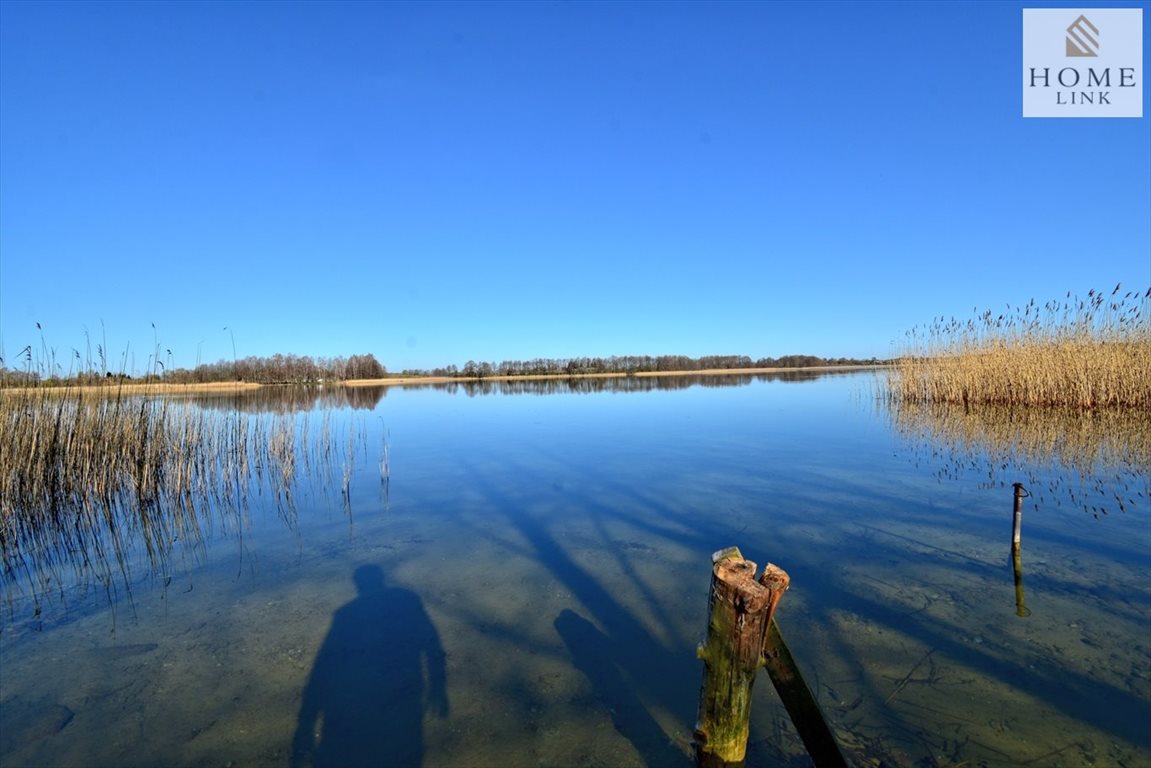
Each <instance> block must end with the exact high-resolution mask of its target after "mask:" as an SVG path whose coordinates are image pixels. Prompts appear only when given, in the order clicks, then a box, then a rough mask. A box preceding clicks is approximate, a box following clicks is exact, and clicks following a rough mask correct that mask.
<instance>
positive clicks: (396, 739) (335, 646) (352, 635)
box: [292, 565, 448, 768]
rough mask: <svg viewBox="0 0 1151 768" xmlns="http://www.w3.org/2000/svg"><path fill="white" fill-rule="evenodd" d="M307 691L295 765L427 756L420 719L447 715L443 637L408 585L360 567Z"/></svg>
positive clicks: (320, 767) (412, 760)
mask: <svg viewBox="0 0 1151 768" xmlns="http://www.w3.org/2000/svg"><path fill="white" fill-rule="evenodd" d="M353 579H354V581H355V583H356V590H357V592H358V594H357V595H356V597H355V599H353V600H352V601H350V602H349V603H347V604H346V605H344V606H342V607H340V608H339V609H338V610H337V611H336V613H335V615H334V616H333V617H332V625H331V628H330V629H329V630H328V635H327V637H326V638H325V639H324V644H323V646H322V647H321V648H320V652H319V654H317V656H316V661H315V664H314V665H313V667H312V674H311V677H310V678H309V679H308V685H307V687H306V688H305V689H304V697H303V702H302V704H301V706H300V715H299V720H298V722H297V725H296V734H295V738H294V739H293V741H292V766H294V767H296V766H299V767H300V768H303V767H305V766H314V768H328V766H332V767H334V766H340V767H341V768H344V767H345V766H347V767H351V766H367V765H372V766H380V765H387V766H405V767H413V768H414V767H417V766H419V765H420V764H421V762H422V761H423V756H424V755H423V753H424V740H423V716H424V711H425V710H426V709H431V710H432V711H433V712H435V713H436V714H437V715H439V716H440V717H446V716H447V714H448V699H447V685H446V683H447V680H446V672H445V668H444V651H443V647H442V646H441V645H440V638H439V634H438V633H437V632H436V628H435V626H434V625H433V624H432V622H431V620H430V619H429V618H428V615H427V612H426V611H424V606H423V602H422V601H421V600H420V598H419V596H418V595H416V593H414V592H412V591H411V590H407V589H401V588H398V587H391V586H388V585H387V584H386V583H385V581H384V572H383V571H382V570H381V569H380V568H379V566H375V565H365V566H361V567H360V568H357V569H356V572H355V574H354V576H353Z"/></svg>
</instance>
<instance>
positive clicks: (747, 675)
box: [693, 547, 778, 768]
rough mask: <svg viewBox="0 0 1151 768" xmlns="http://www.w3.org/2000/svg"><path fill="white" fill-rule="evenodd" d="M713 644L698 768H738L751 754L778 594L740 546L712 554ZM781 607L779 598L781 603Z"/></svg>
mask: <svg viewBox="0 0 1151 768" xmlns="http://www.w3.org/2000/svg"><path fill="white" fill-rule="evenodd" d="M711 561H712V568H711V591H710V593H709V595H708V601H707V613H708V618H707V640H706V642H705V643H703V644H701V645H700V646H699V648H698V649H697V650H696V655H697V656H698V657H699V658H700V659H702V660H703V663H704V670H703V683H702V685H701V686H700V692H699V714H698V716H697V718H696V724H695V732H694V738H693V744H694V746H695V763H696V766H698V768H736V767H737V766H742V765H743V760H744V756H745V755H746V753H747V738H748V732H749V719H750V716H751V688H752V684H753V683H755V677H756V674H757V673H758V672H759V667H760V665H761V664H762V654H763V641H764V638H765V636H766V634H767V626H768V619H769V614H770V609H771V608H772V607H774V605H773V600H772V598H773V593H772V591H771V590H770V589H768V588H767V587H764V586H763V585H762V584H760V583H759V582H757V581H756V580H755V572H756V564H755V563H753V562H751V561H750V560H744V559H743V555H742V554H740V551H739V548H738V547H729V548H727V549H724V550H720V551H719V552H716V553H715V554H714V555H712V558H711ZM775 602H778V598H775Z"/></svg>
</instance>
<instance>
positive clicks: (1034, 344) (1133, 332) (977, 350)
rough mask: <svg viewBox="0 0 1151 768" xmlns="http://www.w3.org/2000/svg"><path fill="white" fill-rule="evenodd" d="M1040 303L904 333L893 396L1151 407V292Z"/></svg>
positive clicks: (891, 374)
mask: <svg viewBox="0 0 1151 768" xmlns="http://www.w3.org/2000/svg"><path fill="white" fill-rule="evenodd" d="M1120 290H1121V289H1120V286H1118V285H1116V286H1115V289H1114V290H1113V291H1112V292H1111V294H1110V295H1106V294H1104V293H1102V292H1098V291H1095V290H1091V291H1089V292H1088V294H1087V298H1086V299H1079V298H1077V297H1074V296H1072V295H1071V294H1070V293H1069V294H1068V295H1067V297H1066V299H1065V300H1064V301H1051V302H1047V303H1046V304H1044V305H1043V306H1042V307H1040V306H1038V305H1037V304H1036V303H1035V301H1034V299H1033V300H1031V301H1030V302H1028V303H1027V304H1026V305H1025V306H1023V307H1017V308H1015V309H1012V308H1011V307H1008V308H1007V311H1006V312H1005V313H1002V314H996V313H994V312H991V311H990V310H988V311H986V312H984V313H982V314H980V315H978V316H977V317H976V318H974V319H971V320H968V321H967V322H965V323H962V322H959V321H957V320H955V319H952V320H949V321H945V320H944V319H943V318H937V319H936V320H935V322H934V323H932V324H931V325H930V326H929V327H927V328H925V329H920V328H916V329H913V330H912V331H910V332H908V334H907V338H908V341H907V347H906V349H905V350H903V353H902V355H901V356H900V357H899V358H898V359H897V361H896V362H895V364H894V365H893V366H892V367H891V368H890V369H889V370H888V378H887V383H886V395H887V397H888V399H889V400H891V401H895V402H902V403H961V404H965V405H966V404H977V403H982V404H996V405H1013V406H1014V405H1019V406H1052V407H1071V408H1078V409H1087V410H1089V409H1096V408H1115V407H1118V408H1143V409H1151V315H1149V313H1148V304H1149V303H1151V290H1148V291H1147V292H1146V293H1144V294H1142V295H1140V294H1138V293H1133V292H1127V293H1126V294H1123V295H1122V296H1120Z"/></svg>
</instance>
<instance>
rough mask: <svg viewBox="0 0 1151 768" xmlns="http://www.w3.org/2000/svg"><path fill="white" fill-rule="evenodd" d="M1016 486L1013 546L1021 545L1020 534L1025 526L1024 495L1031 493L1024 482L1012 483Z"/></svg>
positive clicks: (1012, 533)
mask: <svg viewBox="0 0 1151 768" xmlns="http://www.w3.org/2000/svg"><path fill="white" fill-rule="evenodd" d="M1012 486H1013V487H1014V488H1015V519H1014V521H1013V523H1012V526H1011V546H1013V547H1018V546H1019V536H1020V533H1021V531H1022V528H1023V497H1024V496H1027V495H1029V494H1028V493H1027V491H1026V490H1024V488H1023V483H1012Z"/></svg>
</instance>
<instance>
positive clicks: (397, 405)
mask: <svg viewBox="0 0 1151 768" xmlns="http://www.w3.org/2000/svg"><path fill="white" fill-rule="evenodd" d="M872 376H873V375H872V374H855V375H850V376H827V377H820V378H815V379H811V380H799V381H781V380H770V379H766V378H760V379H751V378H748V379H747V380H746V381H743V380H740V381H738V382H733V385H731V386H703V385H701V384H694V385H692V384H691V383H690V382H687V383H685V382H681V383H678V384H676V385H674V386H673V387H671V388H668V389H659V388H652V389H647V390H644V391H610V390H608V391H574V390H573V391H565V390H563V389H559V390H558V391H557V390H555V389H554V388H553V390H550V391H547V392H542V393H532V392H528V391H519V390H517V391H515V392H511V391H508V390H501V389H499V388H494V389H491V390H489V391H487V392H484V391H472V392H470V394H469V391H468V390H466V389H461V388H455V389H452V388H436V389H434V388H393V389H389V390H387V391H386V393H385V392H381V393H379V399H378V401H377V402H375V403H374V407H372V408H371V409H370V410H368V409H365V408H359V409H353V408H350V407H349V408H344V409H340V410H338V411H337V412H336V415H335V416H333V417H332V418H346V419H349V420H353V421H355V422H356V423H358V424H361V425H363V426H362V429H363V430H364V432H365V433H366V434H365V436H364V438H363V439H362V440H360V441H359V442H358V443H357V448H356V452H355V458H354V460H353V459H352V458H349V459H348V463H347V464H346V470H345V473H346V476H347V477H348V480H349V481H348V483H347V486H346V487H347V491H346V494H345V493H343V492H342V491H341V488H340V480H339V477H337V478H336V480H335V482H334V483H333V484H332V485H331V487H324V485H323V484H322V483H316V484H314V485H311V486H308V487H305V488H301V489H300V491H299V493H298V494H297V497H296V499H295V502H294V503H295V516H294V517H293V518H292V519H291V521H290V524H289V523H287V522H285V520H284V518H283V515H282V514H280V513H279V512H278V511H277V509H276V508H275V506H274V505H273V503H272V500H271V499H269V498H256V499H253V501H252V504H251V508H250V509H249V510H248V512H247V517H246V518H245V520H243V521H242V523H241V524H240V525H238V526H236V529H235V530H232V531H229V532H225V531H223V530H218V531H217V532H216V533H214V534H211V535H208V536H206V537H205V541H204V542H203V544H202V545H197V546H195V547H189V548H188V549H187V550H182V549H180V548H179V547H177V548H175V549H174V550H173V553H174V554H173V556H172V557H171V558H170V560H169V562H168V567H167V569H166V571H167V572H166V573H164V574H155V573H152V572H150V571H149V570H148V568H147V567H146V565H145V567H137V568H135V569H134V570H132V571H131V574H130V576H129V578H128V579H127V580H126V581H127V583H126V584H125V583H124V580H121V582H120V583H119V584H118V585H116V586H115V589H114V594H110V592H109V590H108V589H105V588H104V587H103V586H101V585H99V584H97V585H95V586H93V585H91V584H89V585H87V587H86V588H82V587H81V586H80V585H78V584H68V585H61V587H60V588H59V589H58V590H57V591H56V592H54V593H53V595H44V596H42V597H41V599H40V600H39V601H35V602H36V603H37V604H38V605H40V606H41V610H40V613H39V615H36V614H35V609H34V608H33V603H34V601H33V600H32V599H31V597H30V596H29V595H28V594H26V593H27V590H24V591H23V592H21V591H20V590H17V589H12V590H11V591H10V594H9V597H8V605H7V606H6V607H5V617H4V625H3V628H2V634H0V661H2V664H0V764H3V765H4V766H109V765H116V766H157V765H165V766H169V765H170V766H221V765H234V766H249V765H251V766H285V765H292V766H329V765H330V766H335V765H341V766H350V765H377V766H469V767H470V766H541V765H542V766H690V765H692V764H693V763H692V759H691V733H692V726H693V724H694V720H695V714H696V706H697V703H698V695H699V686H700V680H701V674H702V663H701V662H700V661H698V660H697V658H696V655H695V650H696V645H697V643H698V642H699V641H700V640H702V639H703V635H704V632H705V629H706V620H707V615H706V612H707V596H708V595H707V593H708V584H709V580H710V574H711V555H712V553H713V552H714V551H716V550H719V549H722V548H724V547H727V546H732V545H735V546H738V547H740V549H741V550H742V552H743V554H744V556H745V557H747V558H748V559H751V560H754V561H756V562H758V563H759V564H760V566H761V567H762V566H763V565H764V564H766V563H767V562H769V561H770V562H773V563H776V564H777V565H779V566H781V567H782V568H784V569H785V570H786V571H787V572H788V573H789V574H790V576H791V585H792V586H791V589H790V590H789V591H788V592H787V594H786V595H785V596H784V598H783V600H782V602H781V604H780V607H779V609H778V612H777V614H776V617H777V621H778V624H779V627H780V629H781V631H782V632H783V635H784V636H785V637H786V639H787V641H788V643H789V645H790V648H791V651H792V654H793V655H794V656H795V658H796V660H797V662H798V664H799V666H800V668H801V670H802V672H803V674H804V676H805V678H806V681H807V683H808V685H809V687H810V688H811V690H812V692H813V693H814V695H815V697H816V698H817V700H818V702H819V703H820V706H821V708H822V710H823V712H824V715H825V716H826V718H827V720H828V722H829V724H830V725H831V728H832V730H833V732H834V733H835V734H836V736H837V738H838V739H839V741H840V744H841V747H842V749H843V751H844V752H845V754H846V755H847V756H848V760H849V763H851V764H853V765H875V766H878V765H892V766H958V765H969V766H980V765H982V766H1019V765H1035V766H1084V765H1100V766H1103V765H1107V766H1140V765H1148V764H1151V729H1148V727H1147V726H1148V724H1149V723H1151V506H1149V502H1148V493H1147V486H1146V479H1145V477H1146V475H1145V474H1144V473H1143V470H1145V469H1146V467H1141V466H1131V467H1126V468H1123V467H1121V468H1120V469H1119V470H1117V471H1114V470H1112V469H1111V468H1099V470H1098V473H1097V474H1098V476H1097V477H1095V478H1091V477H1087V478H1084V477H1082V476H1076V477H1074V478H1071V479H1070V480H1066V481H1065V480H1064V479H1063V478H1062V474H1061V473H1064V472H1065V469H1063V468H1061V466H1060V465H1059V461H1058V460H1053V461H1051V462H1048V463H1042V462H1036V461H1034V460H1027V459H1022V458H1021V459H1019V460H1018V462H1017V463H1016V464H1007V465H1004V464H1003V463H1002V462H995V463H992V462H990V461H989V460H988V457H989V455H990V453H993V452H992V451H990V450H989V449H988V448H987V447H980V446H978V445H975V446H971V445H968V446H967V448H968V450H969V451H970V453H969V454H964V455H961V456H956V455H955V454H954V453H953V452H949V450H943V449H941V448H940V446H939V445H937V444H931V443H930V442H921V441H916V440H912V439H910V438H909V437H908V436H907V435H906V434H903V433H901V432H900V431H899V430H898V429H896V428H895V426H894V425H893V419H892V418H891V417H890V415H889V414H887V413H885V411H884V408H881V407H878V406H877V405H876V402H875V397H874V380H873V378H872ZM360 405H362V404H360ZM187 407H201V406H198V405H196V404H188V406H187ZM236 407H244V406H243V405H241V404H237V405H236ZM300 418H306V412H304V415H301V416H300ZM1133 439H1135V440H1146V439H1147V436H1146V435H1142V436H1138V435H1137V436H1136V437H1135V438H1133ZM381 445H386V447H387V450H386V457H387V477H386V482H385V478H384V477H383V471H382V464H381V455H380V453H381V451H380V448H379V447H380V446H381ZM1139 456H1140V454H1138V453H1136V461H1137V462H1138V461H1140V460H1141V459H1140V458H1139ZM338 474H339V473H338V472H337V475H338ZM1113 478H1117V479H1113ZM1014 482H1024V483H1025V484H1027V486H1028V488H1029V489H1030V490H1031V492H1032V494H1033V495H1032V496H1031V497H1029V498H1028V500H1027V507H1026V509H1025V511H1024V515H1023V529H1022V546H1021V552H1020V557H1019V558H1018V559H1013V558H1012V552H1011V548H1010V544H1011V525H1012V501H1013V497H1012V487H1011V485H1012V483H1014ZM1069 485H1070V486H1071V487H1073V489H1074V493H1073V494H1071V495H1064V494H1063V489H1065V488H1066V487H1068V486H1069ZM1116 495H1117V496H1118V497H1119V498H1121V499H1122V500H1123V508H1122V510H1119V509H1118V508H1116V504H1115V502H1114V499H1112V498H1111V497H1112V496H1116ZM1093 509H1094V510H1098V509H1104V513H1103V514H1099V513H1098V512H1093V511H1092V510H1093ZM747 764H748V765H749V766H753V767H755V766H763V767H768V766H803V765H808V764H809V762H808V759H807V757H806V752H805V751H804V748H803V745H802V742H801V741H800V739H799V737H798V735H797V733H796V729H795V727H794V724H793V723H791V721H790V720H789V718H788V715H787V713H786V711H785V710H784V708H783V705H782V704H781V702H780V700H779V697H778V696H777V695H776V693H775V691H774V689H773V688H772V685H771V682H770V680H769V679H767V677H766V676H765V675H763V676H761V679H760V680H759V681H758V682H757V683H756V687H755V697H754V701H753V704H752V723H751V739H750V743H749V749H748V758H747Z"/></svg>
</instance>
